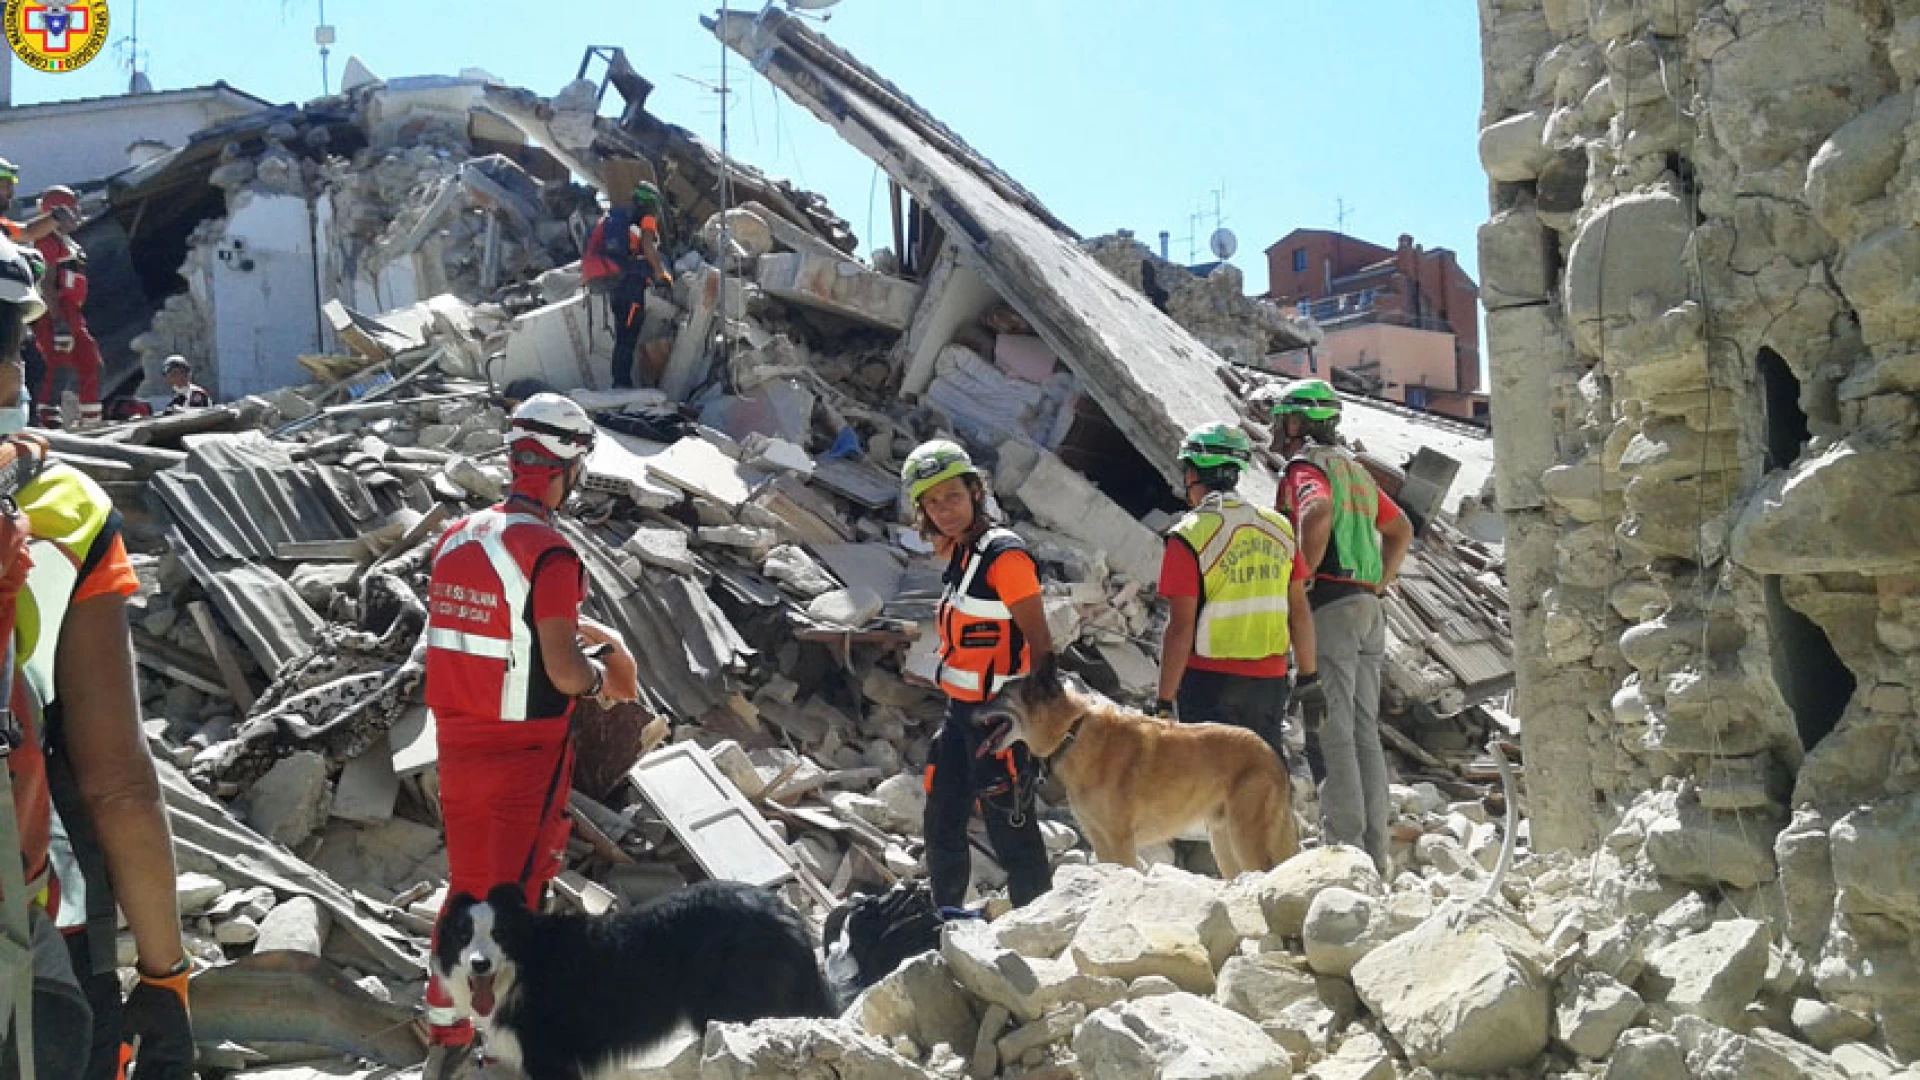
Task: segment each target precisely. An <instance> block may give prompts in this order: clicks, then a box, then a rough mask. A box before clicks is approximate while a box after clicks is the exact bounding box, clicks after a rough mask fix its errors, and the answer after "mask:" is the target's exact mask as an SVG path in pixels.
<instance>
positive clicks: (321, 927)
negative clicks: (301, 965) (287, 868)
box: [254, 896, 333, 956]
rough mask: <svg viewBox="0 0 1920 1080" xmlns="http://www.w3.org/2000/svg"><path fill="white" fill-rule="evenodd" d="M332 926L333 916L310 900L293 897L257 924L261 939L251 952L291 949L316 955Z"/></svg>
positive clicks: (308, 898) (256, 942)
mask: <svg viewBox="0 0 1920 1080" xmlns="http://www.w3.org/2000/svg"><path fill="white" fill-rule="evenodd" d="M332 923H333V917H332V916H331V915H329V914H328V913H327V910H326V909H325V908H323V907H321V906H320V905H319V904H317V903H315V902H314V901H313V899H312V898H310V897H305V896H296V897H294V898H293V899H291V900H288V901H287V902H286V903H284V904H280V905H278V906H276V907H275V908H274V909H273V910H272V911H270V912H268V913H267V917H266V918H265V919H262V920H261V921H260V936H259V938H258V939H257V940H256V941H255V943H254V951H256V952H275V951H279V950H291V951H293V952H304V953H312V954H313V955H315V956H319V955H320V950H321V947H322V946H324V945H325V944H326V941H327V930H328V928H329V927H330V926H331V925H332Z"/></svg>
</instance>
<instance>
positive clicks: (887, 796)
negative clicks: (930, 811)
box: [873, 743, 1004, 940]
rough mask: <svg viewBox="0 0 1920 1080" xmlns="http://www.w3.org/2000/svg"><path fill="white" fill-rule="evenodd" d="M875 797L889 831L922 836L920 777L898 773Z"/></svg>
mask: <svg viewBox="0 0 1920 1080" xmlns="http://www.w3.org/2000/svg"><path fill="white" fill-rule="evenodd" d="M881 745H883V746H884V745H886V744H885V743H882V744H881ZM873 797H874V799H875V800H877V801H878V802H879V803H880V804H881V805H882V806H885V807H886V809H887V817H888V820H889V821H891V822H892V826H891V828H890V829H889V831H891V832H896V833H903V834H905V835H907V836H919V835H920V829H921V823H922V821H923V820H924V819H925V817H926V813H927V787H926V784H925V782H924V781H922V780H921V778H920V777H918V776H914V775H913V774H911V773H901V772H896V773H894V774H893V775H892V776H889V777H887V778H886V779H885V780H882V781H880V785H879V786H878V787H876V788H874V789H873ZM1003 940H1004V939H1003Z"/></svg>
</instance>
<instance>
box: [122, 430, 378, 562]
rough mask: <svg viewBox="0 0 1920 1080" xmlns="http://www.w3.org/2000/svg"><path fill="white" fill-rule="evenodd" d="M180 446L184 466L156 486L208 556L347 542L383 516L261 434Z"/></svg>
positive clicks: (357, 486)
mask: <svg viewBox="0 0 1920 1080" xmlns="http://www.w3.org/2000/svg"><path fill="white" fill-rule="evenodd" d="M186 443H187V460H186V462H185V463H184V464H183V465H180V466H178V467H176V468H174V469H170V470H168V471H167V472H165V473H162V474H160V476H158V477H156V478H155V482H156V486H157V488H158V490H159V491H160V495H161V498H162V499H163V500H165V502H166V504H167V508H168V509H169V510H170V511H172V513H173V515H174V517H175V518H176V520H179V521H181V522H182V523H184V524H185V525H186V526H187V529H186V534H187V536H188V537H189V538H190V539H192V540H194V541H195V542H196V544H197V545H198V546H199V548H200V550H201V551H202V552H203V553H204V554H206V555H208V556H209V557H212V558H250V559H272V558H274V557H275V552H276V551H277V549H278V547H279V545H281V544H285V543H312V542H316V541H326V540H347V539H352V538H353V537H355V536H358V535H360V534H361V533H362V532H364V531H366V530H368V529H370V528H372V527H373V526H374V525H375V524H376V523H377V522H378V520H379V519H380V517H381V516H382V512H383V511H382V504H381V503H380V502H379V501H378V500H376V499H375V498H374V496H373V493H372V492H370V491H369V490H368V489H367V487H366V485H365V484H362V483H361V482H360V480H359V478H358V477H357V476H355V475H354V474H352V473H350V472H348V471H346V470H344V469H340V468H336V467H333V466H327V465H318V464H314V463H312V462H299V461H295V460H293V458H292V457H291V456H290V455H289V454H288V452H287V448H286V446H285V445H283V444H279V443H275V442H273V441H272V440H270V439H268V438H267V437H266V436H265V435H264V434H262V433H260V432H257V431H248V432H242V433H240V434H233V435H226V434H221V435H200V436H193V437H190V438H188V439H187V440H186ZM389 501H393V500H391V499H390V500H389Z"/></svg>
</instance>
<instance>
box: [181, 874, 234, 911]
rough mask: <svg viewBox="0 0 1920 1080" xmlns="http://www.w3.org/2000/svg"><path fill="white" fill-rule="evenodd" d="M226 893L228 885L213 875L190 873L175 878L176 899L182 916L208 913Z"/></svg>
mask: <svg viewBox="0 0 1920 1080" xmlns="http://www.w3.org/2000/svg"><path fill="white" fill-rule="evenodd" d="M226 891H227V886H226V884H225V883H224V882H222V881H221V880H220V879H219V878H217V877H214V876H212V875H211V874H196V873H191V872H189V873H185V874H181V875H180V876H179V877H177V878H175V879H174V883H173V894H174V899H175V900H177V901H178V902H179V905H180V914H182V915H196V914H198V913H200V912H202V911H206V910H207V909H208V908H209V907H211V906H212V904H213V902H214V901H216V900H218V899H220V897H222V896H223V895H225V894H226Z"/></svg>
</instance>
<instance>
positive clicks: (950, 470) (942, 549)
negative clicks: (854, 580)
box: [900, 440, 1053, 908]
mask: <svg viewBox="0 0 1920 1080" xmlns="http://www.w3.org/2000/svg"><path fill="white" fill-rule="evenodd" d="M900 480H901V484H902V485H903V486H904V487H905V488H906V491H907V501H908V503H909V504H910V505H911V506H912V507H913V511H914V523H915V525H917V526H918V527H919V529H920V534H921V535H922V536H924V537H926V538H927V540H928V541H929V542H930V543H932V544H933V546H934V550H935V551H936V552H937V553H939V554H941V555H945V556H946V557H947V571H946V574H945V576H944V577H943V579H942V583H943V584H944V586H945V589H944V591H943V593H942V595H941V597H940V607H939V611H938V616H937V618H938V623H939V630H940V668H939V672H938V675H937V679H938V681H939V683H940V689H941V690H942V691H943V692H944V693H945V694H946V695H947V717H946V722H945V723H944V724H942V725H941V726H940V731H939V733H938V734H937V735H935V736H934V739H933V748H932V750H931V751H930V752H929V753H928V757H927V780H926V783H927V809H926V817H925V820H924V822H923V826H924V831H925V833H926V838H927V876H928V878H930V879H931V881H932V886H933V902H934V903H935V904H936V905H938V906H939V907H941V908H958V907H960V906H961V905H962V904H964V903H965V902H966V896H967V886H968V884H969V882H970V881H971V879H972V874H973V858H972V855H971V852H970V851H969V849H968V845H967V819H968V816H969V814H970V813H971V809H970V808H971V807H972V806H973V804H974V803H975V802H976V801H978V803H979V806H980V810H981V813H982V815H983V816H984V817H985V818H986V822H987V837H988V839H990V840H991V841H992V842H993V851H994V854H995V855H996V856H997V857H998V858H999V860H1000V865H1001V866H1002V867H1003V868H1004V869H1005V870H1006V872H1007V892H1008V894H1009V896H1011V898H1012V899H1013V903H1014V905H1015V906H1016V907H1017V906H1020V905H1022V904H1025V903H1027V902H1028V901H1030V900H1032V899H1033V898H1035V897H1037V896H1039V895H1040V894H1041V893H1044V892H1046V891H1047V889H1048V888H1050V887H1051V886H1052V885H1053V871H1052V868H1051V867H1049V866H1048V865H1047V849H1046V845H1045V843H1043V842H1042V841H1041V838H1040V823H1039V822H1038V821H1037V820H1035V819H1034V816H1033V792H1032V788H1031V786H1030V784H1031V780H1032V776H1033V773H1032V768H1033V766H1032V763H1031V761H1030V760H1029V758H1028V756H1027V748H1026V746H1025V745H1024V744H1016V745H1015V746H1014V748H1013V749H1012V750H1010V751H1008V752H1006V753H1003V754H997V755H986V754H984V753H983V751H982V749H981V743H982V737H983V735H984V734H985V733H984V732H983V731H982V730H981V729H980V728H979V727H978V726H977V725H975V723H974V722H973V718H974V714H975V713H976V712H978V711H979V708H980V706H981V705H982V704H984V703H985V702H987V701H990V700H992V699H993V698H994V697H995V696H997V695H998V694H999V693H1000V691H1001V690H1002V689H1003V688H1004V687H1005V686H1006V685H1007V684H1008V683H1010V682H1012V681H1013V680H1015V679H1018V678H1020V677H1022V676H1024V675H1026V674H1027V673H1029V672H1030V671H1032V670H1033V669H1034V667H1035V665H1038V664H1045V663H1051V662H1052V660H1053V638H1052V636H1051V635H1050V634H1048V632H1047V616H1046V608H1045V607H1044V605H1043V604H1042V602H1041V599H1040V577H1039V573H1038V568H1037V567H1036V566H1035V564H1034V561H1033V556H1032V555H1030V554H1029V553H1028V552H1027V548H1026V543H1025V542H1024V541H1022V540H1021V539H1020V537H1019V535H1018V534H1017V533H1015V532H1013V531H1012V530H1011V529H1002V528H995V527H994V526H993V523H992V521H991V520H989V518H988V515H987V489H986V484H985V482H984V481H982V480H981V478H980V471H979V470H978V469H976V468H974V465H973V460H972V459H971V458H969V457H968V456H967V452H966V451H965V450H963V449H961V448H960V447H959V446H958V445H957V444H955V443H951V442H947V441H945V440H935V441H933V442H929V443H925V444H923V445H922V446H920V447H919V448H918V449H916V450H914V452H913V453H912V454H910V455H908V456H907V462H906V465H905V466H904V467H902V469H901V475H900Z"/></svg>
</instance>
